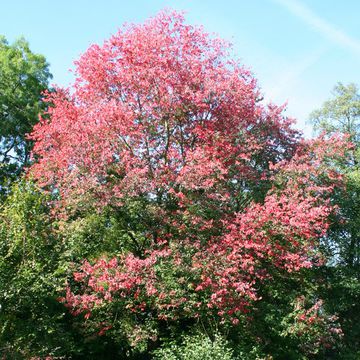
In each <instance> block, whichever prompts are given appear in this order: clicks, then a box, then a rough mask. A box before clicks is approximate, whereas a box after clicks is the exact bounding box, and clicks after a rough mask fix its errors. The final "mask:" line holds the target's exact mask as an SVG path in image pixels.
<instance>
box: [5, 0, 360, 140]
mask: <svg viewBox="0 0 360 360" xmlns="http://www.w3.org/2000/svg"><path fill="white" fill-rule="evenodd" d="M164 7H171V8H174V9H177V10H184V11H186V18H187V21H188V22H189V23H192V24H201V25H203V26H204V28H205V30H206V31H207V32H210V33H215V34H217V35H218V36H220V37H222V38H225V39H227V40H229V41H231V42H232V43H233V45H234V52H235V54H236V55H237V57H239V58H240V59H241V60H242V62H243V64H245V65H246V66H248V67H250V68H251V70H252V71H253V73H254V75H255V77H256V78H257V79H258V82H259V86H260V87H261V89H262V91H263V93H264V95H265V100H267V101H273V102H275V103H278V104H280V103H283V102H285V101H287V102H288V110H287V114H288V115H289V116H293V117H296V118H297V119H298V127H300V128H301V129H303V130H304V131H305V134H307V135H310V134H311V131H310V128H309V126H307V125H306V124H305V122H306V120H307V117H308V114H309V113H310V112H311V110H313V109H315V108H317V107H319V106H320V105H321V104H322V102H323V101H324V100H326V99H327V98H328V97H329V96H330V92H331V89H332V88H333V86H334V85H335V84H336V82H338V81H341V82H343V83H349V82H355V83H357V84H358V85H360V22H359V14H360V1H358V0H344V1H336V0H315V1H314V0H313V1H310V0H254V1H250V0H237V1H236V0H234V1H232V0H222V1H219V0H218V1H212V0H207V1H205V0H197V1H194V0H192V1H191V0H178V1H170V0H168V1H165V0H154V1H151V0H132V1H130V0H128V1H121V0H117V1H115V0H101V1H100V0H98V1H95V0H93V1H91V0H88V1H85V0H73V1H69V0H62V1H56V2H55V1H50V0H32V1H29V0H27V1H26V0H23V1H19V0H13V1H2V3H1V11H0V34H2V35H5V37H6V38H7V39H8V40H9V41H10V42H12V41H13V40H14V39H15V38H16V37H18V36H20V35H23V36H24V37H25V38H26V39H27V40H28V41H29V42H30V46H31V48H32V50H33V51H35V52H38V53H42V54H44V55H45V56H46V58H47V60H48V61H49V62H50V69H51V72H52V73H53V75H54V79H53V82H54V83H56V84H59V85H63V86H66V85H68V84H69V83H70V82H71V81H72V75H71V73H69V71H68V70H69V69H71V68H73V61H74V60H76V59H77V58H78V57H79V55H80V54H81V53H82V52H84V51H85V50H86V49H87V48H88V46H89V45H90V44H92V43H102V42H103V41H104V40H105V39H107V38H108V37H109V36H110V35H111V34H113V33H115V32H116V31H117V29H118V28H120V27H121V25H122V24H123V23H124V22H142V21H143V20H145V19H146V18H147V17H149V16H152V15H155V14H156V13H157V12H158V11H159V10H161V9H162V8H164Z"/></svg>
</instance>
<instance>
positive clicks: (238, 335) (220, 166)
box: [30, 12, 347, 358]
mask: <svg viewBox="0 0 360 360" xmlns="http://www.w3.org/2000/svg"><path fill="white" fill-rule="evenodd" d="M228 49H229V47H228V45H227V44H226V43H225V42H223V41H221V40H219V39H213V38H211V37H210V36H208V35H207V34H205V33H204V32H203V31H202V30H201V28H198V27H193V26H190V25H186V24H185V21H184V18H183V16H182V15H181V14H178V13H174V12H161V13H160V14H159V15H158V16H156V17H155V18H152V19H150V20H148V21H147V22H145V24H142V25H130V26H128V27H125V28H124V29H123V30H121V31H120V32H119V33H118V34H116V35H114V36H112V37H111V38H110V39H109V40H108V41H106V42H105V43H104V45H103V46H98V45H93V46H91V47H90V48H89V49H88V50H87V51H86V52H85V53H84V54H83V55H82V57H81V58H80V60H79V61H78V62H77V70H76V74H77V80H76V81H75V84H74V87H73V88H72V89H71V91H70V90H69V89H57V91H56V92H55V93H52V94H49V95H48V97H47V99H46V101H48V102H50V103H51V104H52V105H53V106H52V107H49V109H48V111H47V117H44V118H43V119H42V121H41V122H40V123H39V124H37V125H36V126H35V127H34V131H33V133H32V135H31V139H32V140H34V141H35V142H36V143H35V146H34V153H35V155H36V157H37V162H36V163H35V164H34V165H33V166H32V167H31V172H30V173H31V175H32V176H33V177H34V178H35V179H36V181H37V182H38V184H39V185H41V186H42V187H43V188H44V189H46V190H48V191H49V192H50V193H51V194H52V195H53V196H54V197H56V198H57V200H56V201H55V203H54V206H55V209H56V210H55V216H56V217H57V218H58V219H59V221H63V222H64V224H66V225H65V226H64V228H72V226H73V224H74V223H75V224H76V223H79V222H80V223H81V222H82V221H83V220H84V219H87V218H88V217H89V216H95V217H97V216H104V214H106V217H107V220H106V222H105V228H106V231H107V232H110V233H116V234H118V235H117V236H116V237H112V239H113V241H112V242H111V246H110V247H107V248H105V247H102V248H101V249H100V251H94V252H92V253H88V255H84V257H85V256H86V257H87V259H84V260H83V261H82V262H79V261H77V260H75V263H74V267H75V271H74V272H73V275H72V276H71V277H70V278H69V279H68V282H67V287H66V294H64V297H63V299H62V302H64V304H65V305H66V306H67V307H68V308H69V309H70V311H71V312H72V313H73V314H74V315H77V316H78V318H81V319H82V320H83V327H82V330H83V333H84V335H85V336H88V337H91V336H92V337H94V336H95V337H97V338H99V337H100V338H101V337H102V339H104V341H107V340H108V339H111V340H112V342H113V343H115V344H117V346H118V349H121V351H120V350H118V351H119V353H122V354H127V355H126V356H128V358H136V356H138V355H139V354H143V355H144V354H145V355H146V354H147V355H148V354H149V353H150V352H151V351H152V350H154V349H155V348H157V347H159V346H160V345H161V343H162V342H164V338H169V337H172V336H175V337H176V336H177V335H178V334H179V333H184V332H185V333H186V332H190V331H192V330H193V329H194V328H196V329H197V330H198V331H202V332H204V331H205V332H207V333H208V334H207V336H208V338H209V337H210V338H214V337H215V334H217V332H218V331H220V332H222V333H223V334H225V333H227V332H229V329H231V333H232V339H231V341H232V342H233V344H238V343H239V342H242V343H244V345H242V346H243V347H242V350H243V349H244V348H246V347H249V346H250V347H251V348H253V349H258V348H262V350H261V351H264V353H273V354H274V356H277V358H281V357H283V358H290V355H291V354H292V355H293V357H294V358H300V357H301V356H307V355H309V356H314V355H315V354H317V353H318V354H323V352H324V351H325V349H326V346H334V343H335V338H336V336H337V335H339V334H340V333H341V330H340V329H339V328H338V327H337V324H336V321H335V320H334V318H331V317H330V316H327V315H326V311H325V309H324V305H322V303H321V302H318V301H316V300H317V298H316V292H311V291H310V289H309V288H308V284H309V283H311V280H309V281H305V279H304V276H305V274H310V272H309V269H311V268H313V267H316V266H319V265H320V264H321V263H322V261H323V260H322V255H321V254H320V252H319V251H318V242H319V239H320V238H321V237H322V236H324V235H325V234H326V230H327V228H328V225H329V223H328V218H329V216H330V215H331V214H332V213H333V212H334V211H335V210H336V209H335V208H334V207H333V206H332V204H331V202H330V200H331V195H332V194H333V192H334V191H335V190H336V189H337V188H338V187H341V186H342V176H341V174H340V173H339V171H338V168H337V167H336V164H335V163H334V159H337V158H342V157H344V156H345V155H346V150H347V147H346V144H345V143H344V141H343V140H342V139H341V138H340V137H337V136H334V137H331V138H330V139H325V138H323V137H320V138H318V139H316V140H313V141H304V140H302V139H301V137H300V135H299V133H298V132H297V131H295V130H293V129H292V127H291V124H292V120H290V119H288V118H286V117H284V116H283V114H282V111H283V107H278V106H276V105H273V104H270V105H263V104H262V103H261V101H260V98H261V96H260V91H259V89H258V87H257V85H256V81H255V80H254V78H253V77H252V75H251V73H250V72H249V71H248V70H247V69H245V68H244V67H242V66H241V65H240V64H239V63H238V62H236V61H235V60H233V59H232V57H231V56H230V55H229V51H228ZM84 240H85V241H89V242H91V241H95V242H97V241H103V238H102V237H99V238H98V237H96V236H95V239H94V238H93V237H87V238H85V239H84ZM280 289H287V294H286V295H284V296H283V297H282V298H281V299H279V291H280ZM301 296H303V298H302V297H301ZM299 298H301V299H303V300H302V301H299V300H298V299H299ZM262 299H264V300H262ZM314 299H315V300H314ZM300 303H301V304H300ZM274 304H275V305H274ZM299 304H300V305H299ZM266 309H267V310H269V309H271V311H272V312H273V313H275V312H277V314H278V316H279V318H280V319H282V320H283V321H279V318H276V319H274V318H273V319H270V320H268V319H269V317H268V318H267V319H265V316H266V311H267V310H266ZM291 314H292V315H293V316H292V317H291ZM302 316H303V317H302ZM300 317H301V318H303V320H304V322H305V323H306V324H305V325H306V326H305V325H304V326H302V328H301V329H299V332H300V331H305V332H306V334H307V335H304V337H303V338H302V340H301V339H300V340H299V341H296V340H294V339H296V336H294V333H295V332H296V331H297V327H296V325H298V322H299V318H300ZM290 318H291V319H290ZM308 318H311V319H310V320H308ZM289 319H290V320H289ZM303 320H301V321H303ZM254 321H258V322H257V324H261V326H262V328H263V330H264V332H263V333H262V334H259V333H258V329H257V328H256V325H254ZM308 321H309V322H308ZM313 321H315V322H316V324H317V325H318V326H317V329H320V330H319V331H313V332H311V331H308V329H311V328H312V326H311V322H313ZM329 329H332V330H331V331H328V330H329ZM244 334H246V336H244ZM323 335H324V336H323ZM309 337H310V338H311V339H312V340H311V341H310V340H309ZM280 338H281V339H290V338H291V339H293V340H292V341H291V343H292V345H291V346H284V347H280V348H279V347H277V346H276V345H275V344H274V339H277V340H278V339H280ZM304 339H305V340H304ZM209 344H211V342H210V343H209ZM329 344H330V345H329ZM180 346H184V347H185V348H187V345H186V344H183V345H180ZM235 347H236V346H235ZM242 350H241V349H240V350H239V351H238V352H239V353H240V352H241V351H242ZM164 351H167V350H164ZM224 351H226V349H225V350H224ZM254 351H255V350H254ZM256 351H257V350H256ZM259 353H260V350H259ZM304 354H305V355H304ZM145 355H144V356H145ZM292 355H291V356H292ZM124 356H125V355H124ZM296 356H297V357H296Z"/></svg>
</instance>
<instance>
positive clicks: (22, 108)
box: [0, 36, 52, 192]
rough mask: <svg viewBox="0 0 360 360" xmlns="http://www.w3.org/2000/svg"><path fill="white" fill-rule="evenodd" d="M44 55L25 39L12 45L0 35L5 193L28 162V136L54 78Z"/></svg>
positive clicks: (0, 181)
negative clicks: (38, 52) (32, 49)
mask: <svg viewBox="0 0 360 360" xmlns="http://www.w3.org/2000/svg"><path fill="white" fill-rule="evenodd" d="M51 77H52V76H51V74H50V72H49V65H48V63H47V62H46V60H45V57H44V56H42V55H38V54H34V53H33V52H32V51H31V50H30V48H29V44H28V43H27V42H26V41H25V40H24V39H23V38H20V39H19V40H17V41H15V42H14V43H13V44H11V45H9V44H8V42H7V41H6V39H5V38H4V37H2V36H0V189H1V191H2V192H4V191H5V190H6V188H7V186H8V184H9V183H10V182H11V181H12V180H13V179H14V178H16V177H17V176H18V175H19V173H20V172H21V170H22V168H23V167H24V166H25V165H27V164H28V163H29V155H30V150H31V146H32V145H31V141H29V140H27V139H26V134H27V133H29V132H30V131H31V130H32V127H33V125H34V124H36V123H37V122H38V120H39V114H40V112H41V111H42V110H44V109H45V104H44V102H42V101H41V98H42V95H41V94H42V92H43V91H44V90H46V89H48V81H49V79H50V78H51Z"/></svg>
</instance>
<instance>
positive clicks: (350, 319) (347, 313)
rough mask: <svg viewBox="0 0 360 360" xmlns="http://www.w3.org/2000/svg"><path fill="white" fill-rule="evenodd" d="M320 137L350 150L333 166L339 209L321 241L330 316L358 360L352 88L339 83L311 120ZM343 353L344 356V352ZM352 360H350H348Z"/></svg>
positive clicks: (358, 233)
mask: <svg viewBox="0 0 360 360" xmlns="http://www.w3.org/2000/svg"><path fill="white" fill-rule="evenodd" d="M310 120H311V122H312V123H313V124H314V128H315V130H316V131H318V132H325V133H327V134H333V133H335V132H337V133H342V134H345V135H346V136H348V138H349V141H350V142H351V144H352V149H351V150H350V157H349V158H348V159H343V160H342V161H340V162H338V163H337V166H338V167H339V168H341V169H342V172H343V173H344V174H345V177H344V179H345V187H344V188H343V189H339V190H338V191H337V192H336V193H334V195H333V200H332V201H333V203H334V204H336V205H337V206H339V211H338V212H337V216H336V217H335V218H334V219H333V221H332V226H331V227H330V229H329V232H328V234H327V236H326V237H325V238H324V242H323V243H324V251H325V252H326V253H327V255H328V260H329V263H328V266H327V267H325V268H323V269H322V270H323V271H324V274H323V275H324V276H325V278H326V281H325V284H326V285H327V288H326V290H325V294H326V295H325V296H326V297H327V298H328V303H329V304H331V305H332V307H333V311H335V312H337V313H338V314H339V315H340V320H341V322H342V324H343V329H344V333H345V339H344V341H345V342H346V343H347V346H348V352H349V355H347V356H349V358H354V359H355V358H357V356H359V353H358V352H357V349H358V348H359V346H360V344H359V338H360V326H359V324H360V318H359V314H360V307H359V304H360V162H359V160H360V93H359V89H358V87H357V86H356V85H355V84H349V85H343V84H341V83H338V84H337V85H336V86H335V87H334V90H333V96H332V98H331V99H330V100H328V101H326V102H325V103H324V104H323V106H322V107H321V108H320V109H318V110H315V111H314V112H312V113H311V114H310ZM345 351H346V350H345ZM352 356H353V357H352Z"/></svg>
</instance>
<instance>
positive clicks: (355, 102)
mask: <svg viewBox="0 0 360 360" xmlns="http://www.w3.org/2000/svg"><path fill="white" fill-rule="evenodd" d="M310 120H311V122H312V123H313V125H314V128H315V130H317V131H325V132H327V133H332V132H341V133H346V134H349V135H350V139H351V141H355V142H358V141H359V140H360V131H359V130H360V94H359V89H358V87H357V86H356V85H355V84H349V85H343V84H342V83H338V84H337V85H336V86H335V87H334V90H333V98H332V99H331V100H327V101H325V102H324V104H323V105H322V107H321V108H320V109H318V110H314V111H313V112H312V113H311V114H310Z"/></svg>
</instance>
